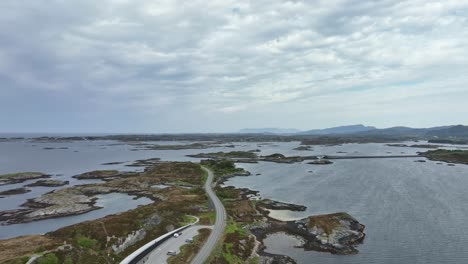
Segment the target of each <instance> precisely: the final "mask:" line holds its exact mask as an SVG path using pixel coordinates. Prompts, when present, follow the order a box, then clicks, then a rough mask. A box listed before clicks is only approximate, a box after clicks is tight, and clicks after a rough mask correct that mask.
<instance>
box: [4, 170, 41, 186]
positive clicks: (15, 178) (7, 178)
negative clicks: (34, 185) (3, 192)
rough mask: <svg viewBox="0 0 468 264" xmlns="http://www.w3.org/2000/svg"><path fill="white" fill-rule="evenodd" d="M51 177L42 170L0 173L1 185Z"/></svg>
mask: <svg viewBox="0 0 468 264" xmlns="http://www.w3.org/2000/svg"><path fill="white" fill-rule="evenodd" d="M41 178H50V175H48V174H44V173H40V172H18V173H10V174H3V175H0V186H1V185H7V184H15V183H21V182H25V181H28V180H35V179H41Z"/></svg>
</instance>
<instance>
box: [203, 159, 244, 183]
mask: <svg viewBox="0 0 468 264" xmlns="http://www.w3.org/2000/svg"><path fill="white" fill-rule="evenodd" d="M201 165H203V166H206V167H208V168H209V169H211V170H212V171H213V173H214V176H215V178H216V179H217V178H219V177H222V176H225V175H231V174H234V173H239V172H244V169H241V168H236V165H235V163H234V162H233V161H231V160H202V161H201Z"/></svg>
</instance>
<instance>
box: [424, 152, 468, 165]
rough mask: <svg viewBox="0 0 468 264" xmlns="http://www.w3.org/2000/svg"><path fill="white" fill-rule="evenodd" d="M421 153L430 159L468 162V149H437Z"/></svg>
mask: <svg viewBox="0 0 468 264" xmlns="http://www.w3.org/2000/svg"><path fill="white" fill-rule="evenodd" d="M421 155H423V156H425V157H427V158H428V159H430V160H438V161H445V162H449V163H461V164H468V150H447V149H437V150H431V151H427V152H424V153H421Z"/></svg>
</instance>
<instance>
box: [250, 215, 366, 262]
mask: <svg viewBox="0 0 468 264" xmlns="http://www.w3.org/2000/svg"><path fill="white" fill-rule="evenodd" d="M364 228H365V227H364V225H362V224H360V223H359V222H358V221H357V220H356V219H354V218H353V217H352V216H350V215H349V214H347V213H335V214H327V215H317V216H310V217H307V218H304V219H300V220H296V221H287V222H283V221H269V222H266V223H262V224H258V225H256V226H253V227H251V228H250V230H251V232H252V233H253V234H254V235H255V236H256V237H257V239H258V240H259V241H262V240H263V239H264V238H265V237H266V235H268V234H272V233H276V232H286V233H288V234H291V235H297V236H301V237H302V238H304V239H305V243H304V245H303V247H304V249H305V250H314V251H323V252H330V253H332V254H356V253H358V250H357V249H356V245H358V244H360V243H362V242H363V241H364V238H365V234H364Z"/></svg>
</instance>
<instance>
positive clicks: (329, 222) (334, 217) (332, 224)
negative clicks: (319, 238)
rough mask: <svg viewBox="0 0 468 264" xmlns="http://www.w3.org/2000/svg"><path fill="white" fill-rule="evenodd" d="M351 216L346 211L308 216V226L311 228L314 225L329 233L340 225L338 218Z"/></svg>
mask: <svg viewBox="0 0 468 264" xmlns="http://www.w3.org/2000/svg"><path fill="white" fill-rule="evenodd" d="M350 218H352V217H351V216H350V215H349V214H347V213H343V212H340V213H335V214H327V215H316V216H311V217H309V223H308V224H307V225H308V227H310V228H312V227H314V226H316V227H318V228H321V229H323V231H324V232H325V233H327V234H331V233H332V232H333V230H334V229H335V228H336V227H338V226H340V225H341V224H340V219H350Z"/></svg>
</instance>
